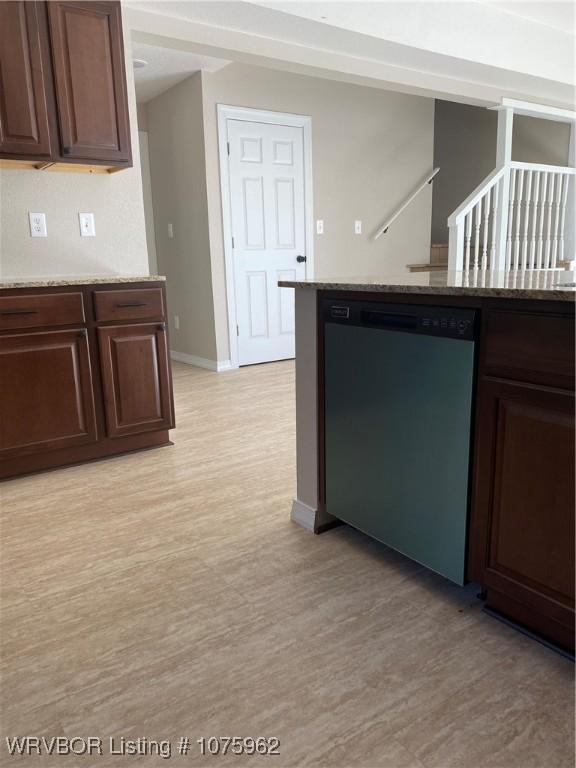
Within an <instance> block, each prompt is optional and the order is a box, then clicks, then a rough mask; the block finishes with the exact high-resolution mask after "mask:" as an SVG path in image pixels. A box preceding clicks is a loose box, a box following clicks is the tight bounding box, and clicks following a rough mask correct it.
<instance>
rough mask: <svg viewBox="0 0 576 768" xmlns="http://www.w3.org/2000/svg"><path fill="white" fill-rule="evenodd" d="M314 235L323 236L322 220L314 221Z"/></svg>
mask: <svg viewBox="0 0 576 768" xmlns="http://www.w3.org/2000/svg"><path fill="white" fill-rule="evenodd" d="M316 234H317V235H323V234H324V219H317V220H316Z"/></svg>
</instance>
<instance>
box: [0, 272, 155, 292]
mask: <svg viewBox="0 0 576 768" xmlns="http://www.w3.org/2000/svg"><path fill="white" fill-rule="evenodd" d="M165 280H166V278H165V277H164V276H162V275H97V276H93V275H84V276H79V277H0V290H7V289H8V288H54V287H59V286H66V285H101V284H104V283H108V284H112V283H153V282H164V281H165Z"/></svg>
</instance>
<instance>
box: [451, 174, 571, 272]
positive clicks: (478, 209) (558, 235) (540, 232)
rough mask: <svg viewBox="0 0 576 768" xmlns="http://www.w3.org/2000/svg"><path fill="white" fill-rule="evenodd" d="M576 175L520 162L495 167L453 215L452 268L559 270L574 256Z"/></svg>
mask: <svg viewBox="0 0 576 768" xmlns="http://www.w3.org/2000/svg"><path fill="white" fill-rule="evenodd" d="M575 174H576V169H574V168H572V167H568V166H555V165H540V164H537V163H520V162H510V163H507V164H506V165H504V166H503V167H501V168H498V169H496V170H494V171H493V172H492V173H491V174H490V175H489V176H488V177H487V178H486V179H485V180H484V181H483V182H482V183H481V184H480V185H479V186H478V187H477V188H476V189H475V190H474V192H472V194H471V195H470V196H469V197H468V198H467V199H466V200H465V201H464V202H463V203H462V205H460V206H459V207H458V208H457V209H456V211H454V213H453V214H452V215H451V216H450V217H449V219H448V226H449V233H450V237H449V247H448V269H450V270H457V271H461V270H464V271H467V270H470V269H481V270H505V271H509V270H527V269H548V270H555V269H558V268H559V262H562V261H564V260H566V259H567V260H572V259H574V254H573V253H570V254H568V253H567V252H566V237H565V235H566V219H567V201H568V195H569V187H570V186H572V185H574V175H575ZM570 215H573V214H572V212H570Z"/></svg>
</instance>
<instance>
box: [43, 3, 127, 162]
mask: <svg viewBox="0 0 576 768" xmlns="http://www.w3.org/2000/svg"><path fill="white" fill-rule="evenodd" d="M48 18H49V21H50V39H51V42H52V66H53V70H54V85H55V90H56V102H57V110H58V124H59V126H60V143H61V149H62V154H63V156H64V157H67V158H69V159H72V158H74V159H77V160H82V161H86V160H87V161H90V160H99V161H106V162H110V163H116V162H128V161H130V159H131V153H130V126H129V120H128V97H127V93H126V74H125V71H124V45H123V41H122V17H121V11H120V3H117V2H56V1H55V0H52V2H49V3H48Z"/></svg>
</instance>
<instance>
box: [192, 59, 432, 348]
mask: <svg viewBox="0 0 576 768" xmlns="http://www.w3.org/2000/svg"><path fill="white" fill-rule="evenodd" d="M202 81H203V86H204V87H203V102H204V130H205V141H206V167H207V192H208V210H209V220H210V249H211V261H212V282H213V289H214V303H215V322H216V338H217V347H218V359H219V360H226V359H228V358H229V348H228V346H229V345H228V330H227V313H226V289H225V270H224V253H223V241H222V216H221V202H220V179H219V163H218V143H217V142H218V137H217V123H216V105H217V104H219V103H220V104H230V105H235V106H242V107H253V108H259V109H269V110H275V111H280V112H291V113H296V114H305V115H310V116H311V117H312V154H313V168H314V217H315V218H316V219H324V228H325V234H324V235H322V236H316V237H315V245H314V247H315V258H316V275H317V276H320V277H322V276H336V275H359V274H379V273H380V274H384V273H386V272H388V273H393V272H398V271H399V270H400V271H401V270H403V269H404V268H405V266H406V264H407V263H411V262H420V261H425V260H427V259H428V257H429V246H430V216H431V190H430V189H426V190H425V191H424V192H423V193H422V195H421V196H420V197H419V198H418V199H417V200H416V201H415V202H414V204H413V205H412V206H411V207H410V208H409V209H408V210H406V212H405V213H404V214H403V215H402V216H401V218H399V219H398V221H397V223H395V225H394V226H393V227H392V228H391V229H390V232H389V233H388V234H387V235H385V236H383V237H382V238H380V240H378V241H377V242H376V243H373V242H371V240H370V234H371V233H372V232H373V231H374V230H375V229H376V228H377V226H378V225H379V224H380V223H381V222H382V220H383V219H385V218H386V217H387V216H388V215H389V214H390V213H392V212H393V210H394V208H395V207H396V206H397V205H398V204H399V203H400V202H402V200H403V199H404V198H405V197H406V196H407V195H408V194H409V193H410V192H411V191H412V189H413V188H414V186H415V185H416V184H417V183H418V182H419V181H420V180H421V179H422V177H423V176H424V175H425V174H426V173H427V172H428V171H429V170H430V168H431V167H432V153H433V120H434V102H433V100H431V99H426V98H421V97H417V96H406V95H403V94H398V93H391V92H387V91H382V90H377V89H372V88H366V87H362V86H356V85H350V84H347V83H339V82H334V81H329V80H323V79H317V78H313V77H307V76H304V75H295V74H290V73H287V72H280V71H276V70H269V69H263V68H260V67H253V66H248V65H244V64H231V65H229V66H227V67H225V68H224V69H222V70H220V71H219V72H216V73H212V74H208V73H203V74H202ZM355 219H362V221H363V231H364V233H363V234H362V235H355V234H354V229H353V227H354V220H355Z"/></svg>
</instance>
